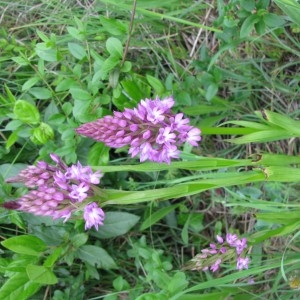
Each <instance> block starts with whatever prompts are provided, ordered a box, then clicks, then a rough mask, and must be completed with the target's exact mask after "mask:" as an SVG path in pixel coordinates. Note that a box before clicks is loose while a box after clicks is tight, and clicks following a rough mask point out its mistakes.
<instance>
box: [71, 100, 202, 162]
mask: <svg viewBox="0 0 300 300" xmlns="http://www.w3.org/2000/svg"><path fill="white" fill-rule="evenodd" d="M173 105H174V100H173V98H172V97H168V98H165V99H163V100H160V99H159V98H156V99H155V100H151V99H146V100H142V101H141V102H140V103H139V104H138V107H137V108H134V109H129V108H125V110H124V111H123V112H117V111H115V112H114V115H113V116H105V117H103V118H102V119H98V120H97V121H94V122H89V123H86V124H83V125H81V126H80V127H79V128H77V129H76V131H77V133H79V134H82V135H84V136H87V137H90V138H92V139H94V140H96V141H100V142H103V143H105V144H106V145H107V146H109V147H112V148H121V147H124V146H129V154H131V157H135V156H137V155H139V156H140V161H141V162H143V161H145V160H150V161H154V162H159V163H161V162H166V163H168V164H169V163H170V162H171V159H172V158H179V153H180V151H179V150H178V146H180V145H181V144H183V143H185V142H188V143H189V144H191V145H192V146H198V142H199V141H200V140H201V136H200V133H201V131H200V130H199V129H198V128H196V127H193V126H190V125H189V119H187V118H184V117H183V114H182V113H178V114H175V115H174V114H172V112H171V110H170V109H171V107H172V106H173Z"/></svg>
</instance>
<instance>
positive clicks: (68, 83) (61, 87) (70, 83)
mask: <svg viewBox="0 0 300 300" xmlns="http://www.w3.org/2000/svg"><path fill="white" fill-rule="evenodd" d="M77 85H78V83H77V82H76V81H75V80H74V79H72V78H65V79H63V80H62V81H60V82H59V84H58V85H57V86H56V88H55V91H56V92H62V91H68V90H69V89H71V88H76V86H77Z"/></svg>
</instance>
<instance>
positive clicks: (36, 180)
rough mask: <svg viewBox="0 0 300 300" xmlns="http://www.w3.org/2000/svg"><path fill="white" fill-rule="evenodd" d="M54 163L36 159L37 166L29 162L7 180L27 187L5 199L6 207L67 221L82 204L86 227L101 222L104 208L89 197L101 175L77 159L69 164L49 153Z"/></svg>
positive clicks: (101, 223)
mask: <svg viewBox="0 0 300 300" xmlns="http://www.w3.org/2000/svg"><path fill="white" fill-rule="evenodd" d="M50 157H51V159H52V160H53V161H54V162H55V163H56V165H55V166H53V165H49V164H48V163H46V162H44V161H39V162H38V163H37V166H29V167H27V168H26V169H25V170H22V171H21V172H20V173H19V174H18V175H17V176H16V177H13V178H10V179H8V180H7V182H10V183H11V182H22V183H23V184H24V185H25V186H27V187H28V188H29V189H30V190H29V191H28V193H27V194H25V195H24V196H22V197H21V198H19V199H18V200H17V201H10V202H6V203H4V207H5V208H7V209H16V210H20V211H24V212H29V213H32V214H35V215H42V216H50V217H52V218H53V219H58V218H62V219H64V222H66V221H67V220H68V219H69V218H70V217H71V215H72V213H74V212H75V211H77V210H80V209H81V207H83V206H84V213H83V218H84V220H85V229H89V228H91V227H93V226H94V227H95V228H96V229H97V230H98V226H99V225H103V221H104V218H105V215H104V212H103V210H102V209H101V208H100V207H98V205H97V204H96V203H95V202H92V203H90V202H89V201H88V197H90V196H93V195H94V189H95V187H94V185H96V184H99V183H100V178H101V177H102V176H103V175H102V174H101V172H100V171H97V172H93V171H92V169H91V168H90V167H88V166H86V167H83V166H82V165H81V164H80V162H78V163H77V164H76V165H72V166H71V167H68V166H67V165H66V164H65V163H64V162H63V161H62V160H61V159H60V158H59V157H58V156H57V155H55V154H50Z"/></svg>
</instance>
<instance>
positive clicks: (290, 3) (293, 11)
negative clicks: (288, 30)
mask: <svg viewBox="0 0 300 300" xmlns="http://www.w3.org/2000/svg"><path fill="white" fill-rule="evenodd" d="M274 2H275V3H276V4H277V5H278V6H279V8H280V9H282V10H283V11H284V13H286V14H287V15H288V16H289V17H290V18H291V20H292V21H293V22H295V23H296V24H298V25H299V26H300V18H299V16H300V4H299V2H297V0H274Z"/></svg>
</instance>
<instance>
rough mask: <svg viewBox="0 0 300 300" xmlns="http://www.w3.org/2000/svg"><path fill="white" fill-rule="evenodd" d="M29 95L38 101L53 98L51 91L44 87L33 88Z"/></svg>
mask: <svg viewBox="0 0 300 300" xmlns="http://www.w3.org/2000/svg"><path fill="white" fill-rule="evenodd" d="M29 93H30V94H31V95H33V96H34V97H35V98H37V99H42V100H45V99H50V98H51V97H52V93H51V91H49V90H48V89H47V88H44V87H33V88H31V89H30V90H29Z"/></svg>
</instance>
